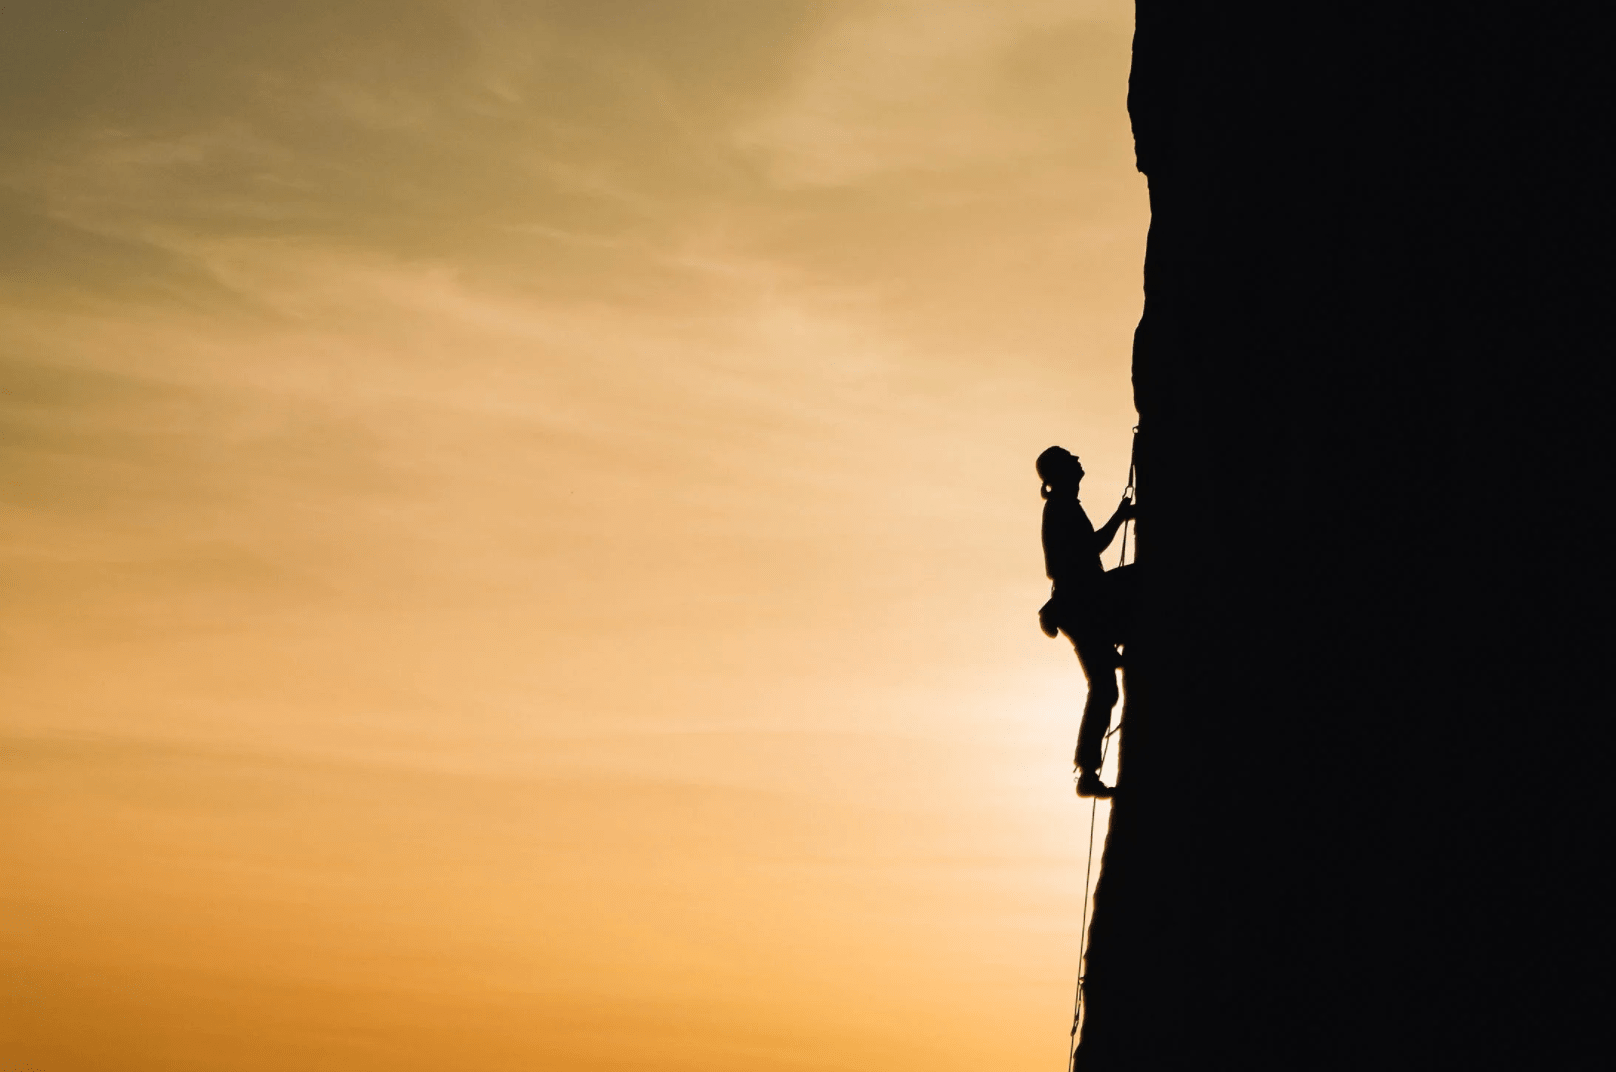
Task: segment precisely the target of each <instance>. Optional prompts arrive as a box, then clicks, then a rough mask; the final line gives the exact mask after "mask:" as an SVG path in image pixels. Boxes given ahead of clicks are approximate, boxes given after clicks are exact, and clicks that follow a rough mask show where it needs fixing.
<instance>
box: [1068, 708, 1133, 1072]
mask: <svg viewBox="0 0 1616 1072" xmlns="http://www.w3.org/2000/svg"><path fill="white" fill-rule="evenodd" d="M1121 728H1122V723H1121V721H1118V722H1117V724H1116V725H1115V726H1112V727H1111V728H1110V729H1109V730H1106V731H1105V737H1104V738H1103V739H1102V742H1101V746H1100V765H1101V766H1102V767H1103V766H1105V757H1106V753H1108V752H1109V751H1110V750H1111V736H1112V734H1114V733H1116V732H1117V731H1118V730H1120V729H1121ZM1099 806H1100V801H1099V799H1098V798H1096V797H1090V798H1089V841H1088V862H1087V866H1085V867H1084V869H1083V915H1082V916H1081V917H1080V918H1081V920H1082V930H1081V932H1080V934H1079V937H1078V942H1077V993H1076V994H1074V995H1073V996H1072V1030H1071V1032H1070V1033H1069V1034H1068V1036H1067V1046H1066V1072H1076V1069H1077V1032H1078V1029H1079V1028H1081V1027H1082V1026H1083V981H1084V978H1085V976H1086V975H1087V973H1088V965H1087V963H1086V961H1087V959H1088V952H1089V950H1088V945H1089V883H1090V880H1091V879H1092V878H1093V876H1094V817H1095V813H1096V812H1097V811H1098V810H1099Z"/></svg>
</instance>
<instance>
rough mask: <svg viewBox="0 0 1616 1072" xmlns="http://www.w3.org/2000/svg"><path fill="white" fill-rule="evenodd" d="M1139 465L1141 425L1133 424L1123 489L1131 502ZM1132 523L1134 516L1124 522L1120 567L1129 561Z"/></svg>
mask: <svg viewBox="0 0 1616 1072" xmlns="http://www.w3.org/2000/svg"><path fill="white" fill-rule="evenodd" d="M1138 467H1139V426H1138V425H1137V424H1136V425H1134V426H1133V440H1132V441H1131V442H1130V443H1129V444H1128V486H1127V487H1125V488H1123V489H1122V497H1123V498H1124V499H1126V500H1128V501H1129V502H1132V501H1133V500H1134V497H1135V495H1136V494H1137V493H1136V492H1135V491H1134V486H1133V482H1134V475H1135V470H1137V469H1138ZM1132 524H1133V519H1132V518H1129V519H1128V520H1127V521H1124V522H1123V523H1122V554H1121V555H1120V556H1118V558H1117V568H1118V569H1121V568H1122V567H1123V566H1125V565H1127V562H1128V528H1129V527H1130V526H1131V525H1132ZM1134 542H1135V543H1136V544H1137V543H1138V541H1137V540H1135V541H1134ZM1138 553H1139V551H1138V549H1137V548H1135V550H1134V554H1136V555H1137V554H1138Z"/></svg>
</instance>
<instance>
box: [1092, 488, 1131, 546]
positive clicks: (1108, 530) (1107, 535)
mask: <svg viewBox="0 0 1616 1072" xmlns="http://www.w3.org/2000/svg"><path fill="white" fill-rule="evenodd" d="M1131 517H1133V503H1131V502H1129V501H1128V500H1127V499H1123V500H1122V505H1121V506H1119V507H1117V512H1116V513H1114V514H1112V515H1111V520H1110V521H1107V522H1106V523H1105V524H1104V525H1102V526H1100V531H1099V532H1096V533H1095V534H1094V553H1095V554H1097V555H1098V554H1103V553H1104V552H1105V549H1106V548H1107V547H1110V546H1111V541H1112V540H1114V539H1116V538H1117V530H1118V529H1120V528H1121V527H1122V523H1123V522H1125V521H1127V520H1128V519H1129V518H1131Z"/></svg>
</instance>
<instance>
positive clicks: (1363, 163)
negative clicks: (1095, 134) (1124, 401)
mask: <svg viewBox="0 0 1616 1072" xmlns="http://www.w3.org/2000/svg"><path fill="white" fill-rule="evenodd" d="M1325 8H1328V10H1325ZM1416 8H1418V9H1420V10H1418V11H1416V10H1414V9H1416ZM1579 18H1580V16H1579V17H1573V16H1572V14H1570V13H1568V12H1567V11H1565V10H1561V11H1558V12H1556V11H1548V10H1543V9H1533V8H1532V7H1531V6H1530V5H1526V6H1520V5H1512V6H1510V7H1508V8H1506V7H1504V6H1503V5H1497V4H1489V3H1487V2H1486V0H1482V2H1481V3H1479V4H1470V5H1465V6H1462V7H1461V6H1459V5H1451V6H1443V5H1434V6H1433V5H1407V4H1405V5H1400V6H1390V5H1387V6H1384V7H1379V8H1377V7H1376V6H1375V5H1374V4H1368V5H1363V4H1359V5H1307V4H1300V5H1298V4H1286V5H1278V4H1261V3H1244V2H1241V0H1231V2H1227V3H1217V4H1213V3H1189V4H1187V3H1168V2H1166V0H1139V4H1138V26H1137V35H1136V38H1135V51H1134V69H1133V75H1132V81H1131V86H1130V98H1129V107H1130V110H1131V112H1132V115H1133V122H1134V130H1135V136H1136V142H1137V148H1138V156H1139V166H1140V168H1141V170H1143V171H1144V172H1145V173H1146V175H1147V176H1148V177H1149V181H1150V191H1151V206H1152V212H1153V218H1152V223H1151V230H1150V240H1149V250H1148V255H1147V260H1146V269H1145V291H1146V307H1145V314H1144V318H1143V320H1142V321H1141V323H1140V326H1139V331H1138V335H1137V339H1136V347H1135V353H1134V384H1135V393H1136V400H1137V404H1138V408H1139V413H1140V439H1139V501H1140V505H1141V518H1140V521H1139V523H1138V530H1139V536H1138V539H1139V549H1140V555H1139V562H1140V564H1141V567H1142V570H1143V571H1145V573H1146V576H1145V578H1144V581H1145V588H1144V593H1143V596H1142V602H1141V605H1140V610H1139V617H1138V624H1137V626H1136V629H1137V633H1136V636H1135V637H1134V640H1133V642H1132V643H1131V644H1130V646H1129V648H1128V650H1127V660H1128V664H1129V665H1128V668H1127V671H1126V686H1127V707H1126V711H1125V714H1124V720H1125V721H1124V725H1125V730H1124V733H1123V740H1124V744H1123V754H1122V775H1121V783H1120V784H1121V789H1120V792H1119V796H1118V800H1117V804H1116V810H1115V813H1114V819H1113V828H1112V834H1111V837H1110V841H1109V844H1108V847H1107V855H1106V863H1105V868H1104V872H1103V876H1102V878H1101V882H1100V886H1099V890H1098V894H1097V897H1096V913H1095V920H1094V925H1093V929H1092V933H1091V937H1090V947H1089V948H1090V952H1089V957H1088V972H1087V983H1086V986H1085V1023H1084V1029H1083V1039H1082V1044H1081V1047H1080V1049H1079V1054H1078V1061H1077V1068H1078V1069H1080V1070H1083V1072H1117V1070H1128V1072H1146V1070H1164V1072H1165V1070H1176V1069H1191V1068H1194V1069H1207V1068H1254V1067H1276V1068H1286V1069H1293V1070H1301V1069H1337V1068H1339V1069H1353V1070H1363V1069H1376V1068H1386V1067H1398V1068H1405V1067H1406V1068H1416V1067H1417V1068H1422V1069H1430V1068H1455V1069H1460V1068H1462V1069H1477V1068H1492V1067H1520V1068H1548V1069H1576V1068H1593V1067H1596V1066H1597V1067H1608V1066H1607V1065H1606V1064H1605V1061H1606V1060H1608V1059H1609V1058H1608V1054H1606V1055H1605V1056H1604V1057H1602V1058H1601V1059H1599V1060H1598V1062H1597V1065H1596V1063H1595V1055H1597V1054H1599V1053H1600V1051H1606V1050H1607V1049H1608V1047H1607V1044H1606V1042H1607V1038H1608V1034H1609V1032H1610V1028H1611V1025H1612V1023H1613V1022H1616V1010H1613V1009H1612V1005H1611V997H1612V994H1611V974H1610V965H1609V964H1608V963H1607V961H1606V954H1607V952H1608V947H1607V946H1605V945H1604V944H1603V934H1604V931H1605V926H1606V921H1607V917H1608V916H1609V915H1610V914H1611V912H1612V910H1613V902H1612V900H1611V898H1610V892H1611V891H1610V887H1609V886H1608V884H1606V883H1607V880H1606V879H1604V878H1603V871H1604V869H1605V867H1606V864H1607V860H1606V859H1605V857H1606V856H1607V855H1608V849H1607V845H1608V834H1607V833H1606V831H1607V830H1608V829H1609V826H1608V820H1609V819H1610V817H1611V810H1610V806H1609V804H1608V800H1609V798H1610V797H1612V796H1613V795H1616V780H1613V778H1612V768H1611V762H1612V751H1611V748H1610V745H1611V741H1612V725H1613V722H1616V704H1613V703H1612V699H1613V697H1612V678H1613V676H1616V665H1613V660H1612V658H1611V653H1610V648H1609V645H1608V644H1607V643H1606V637H1607V635H1608V632H1609V630H1608V627H1607V626H1606V622H1607V620H1608V619H1609V617H1610V614H1611V586H1610V574H1611V570H1610V565H1609V561H1610V557H1611V554H1612V547H1613V541H1612V536H1613V533H1612V531H1611V527H1610V525H1609V523H1608V522H1607V520H1606V517H1605V515H1606V513H1607V512H1609V511H1610V507H1608V506H1606V504H1605V503H1604V502H1603V501H1602V500H1603V499H1604V497H1605V496H1604V491H1605V489H1606V488H1607V487H1608V486H1609V484H1610V481H1611V468H1610V462H1611V454H1612V452H1611V450H1610V439H1611V429H1612V427H1613V426H1616V417H1613V415H1612V413H1611V412H1610V411H1611V407H1612V398H1611V394H1610V391H1609V389H1608V388H1607V386H1606V380H1607V379H1609V378H1610V374H1609V372H1608V369H1609V366H1610V364H1611V360H1610V356H1609V355H1610V354H1611V349H1612V347H1611V344H1610V342H1609V341H1608V340H1607V339H1606V338H1604V337H1603V336H1604V331H1603V328H1604V325H1605V322H1606V321H1607V320H1608V318H1609V316H1610V308H1611V302H1612V298H1611V295H1610V294H1609V292H1608V291H1607V289H1606V276H1605V274H1604V271H1603V267H1602V265H1603V262H1604V261H1605V260H1607V259H1608V257H1609V255H1610V253H1609V246H1608V245H1607V238H1608V235H1607V234H1606V233H1605V232H1604V231H1603V226H1602V223H1601V221H1602V219H1603V216H1604V214H1605V213H1606V212H1608V208H1606V206H1605V204H1604V202H1605V200H1606V199H1607V197H1608V196H1610V189H1609V186H1608V181H1609V174H1608V170H1607V168H1606V164H1605V162H1604V158H1603V157H1604V154H1605V153H1606V152H1608V151H1609V150H1608V141H1607V140H1606V139H1607V138H1608V134H1607V133H1606V127H1607V123H1606V121H1605V120H1604V119H1602V118H1598V117H1596V116H1595V114H1594V110H1595V108H1596V107H1599V106H1598V105H1597V103H1596V102H1597V101H1598V100H1599V99H1600V97H1601V95H1602V94H1603V93H1604V92H1605V89H1606V87H1604V86H1603V85H1602V83H1603V82H1604V81H1605V80H1606V79H1607V70H1608V68H1609V67H1610V66H1612V61H1611V60H1609V59H1608V58H1607V57H1606V56H1605V55H1604V54H1603V52H1602V50H1601V49H1600V47H1599V45H1598V42H1597V40H1596V39H1595V37H1594V35H1593V32H1592V24H1591V23H1590V24H1581V23H1580V22H1579Z"/></svg>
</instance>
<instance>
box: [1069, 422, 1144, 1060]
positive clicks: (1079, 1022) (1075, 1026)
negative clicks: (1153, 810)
mask: <svg viewBox="0 0 1616 1072" xmlns="http://www.w3.org/2000/svg"><path fill="white" fill-rule="evenodd" d="M1138 468H1139V426H1138V425H1134V428H1133V439H1132V441H1131V442H1130V443H1129V445H1128V486H1127V487H1126V488H1124V489H1122V497H1123V499H1125V500H1127V501H1128V502H1133V501H1134V499H1135V497H1136V495H1137V492H1136V490H1135V488H1134V483H1135V480H1136V478H1137V476H1138ZM1132 524H1133V519H1132V518H1129V519H1128V520H1127V521H1124V522H1123V523H1122V554H1121V555H1120V556H1119V557H1118V558H1117V568H1118V569H1121V568H1122V567H1123V566H1125V565H1127V563H1128V527H1129V526H1130V525H1132ZM1135 543H1136V544H1137V543H1138V541H1137V540H1136V541H1135ZM1138 553H1139V552H1138V548H1137V547H1135V550H1134V554H1136V555H1137V554H1138ZM1121 728H1122V722H1121V720H1118V722H1117V724H1116V725H1115V726H1112V727H1111V728H1110V729H1108V730H1106V731H1105V736H1104V737H1103V738H1102V739H1101V744H1100V766H1102V767H1103V766H1105V757H1106V755H1107V753H1109V752H1110V750H1111V737H1112V735H1113V734H1115V733H1116V732H1117V731H1118V730H1120V729H1121ZM1099 807H1100V802H1099V799H1098V798H1095V797H1090V798H1089V840H1088V858H1087V862H1086V863H1085V865H1084V868H1083V914H1082V916H1081V917H1079V918H1080V920H1081V925H1082V931H1081V933H1080V935H1079V937H1078V944H1077V993H1075V994H1074V995H1073V996H1072V1030H1071V1031H1070V1032H1069V1033H1068V1036H1067V1047H1066V1072H1077V1033H1078V1030H1079V1029H1080V1028H1081V1027H1082V1026H1083V981H1084V978H1085V976H1086V975H1087V972H1088V964H1087V960H1088V945H1089V888H1090V884H1091V881H1092V879H1093V877H1094V824H1095V814H1096V813H1097V812H1098V810H1099Z"/></svg>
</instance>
